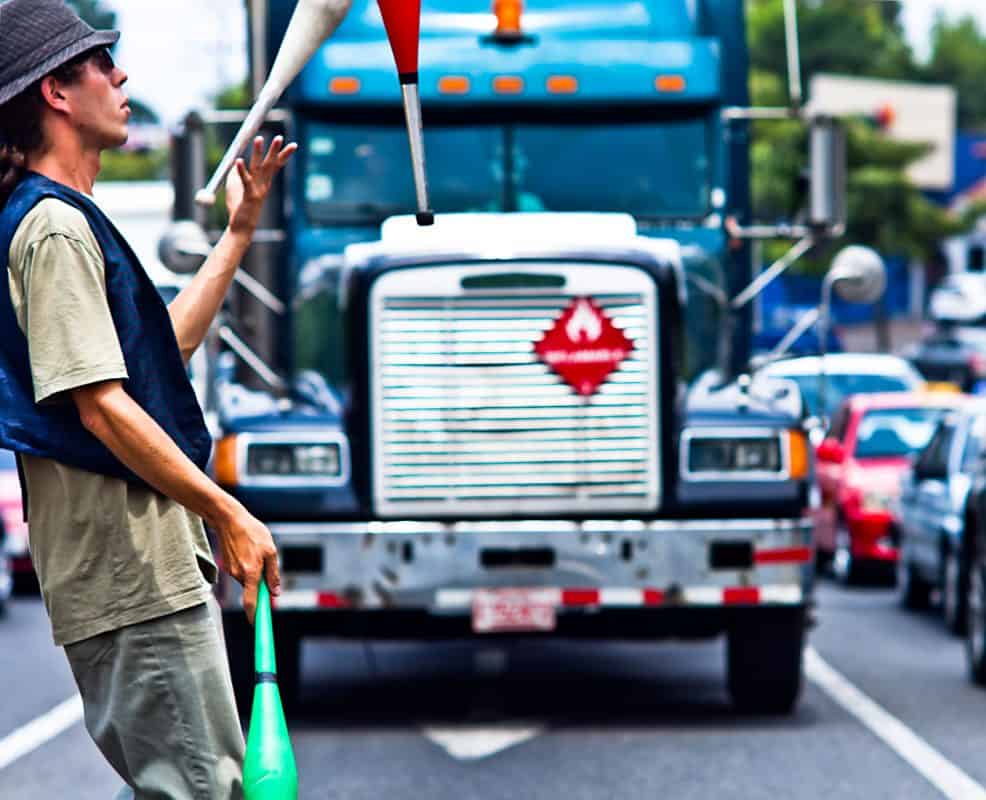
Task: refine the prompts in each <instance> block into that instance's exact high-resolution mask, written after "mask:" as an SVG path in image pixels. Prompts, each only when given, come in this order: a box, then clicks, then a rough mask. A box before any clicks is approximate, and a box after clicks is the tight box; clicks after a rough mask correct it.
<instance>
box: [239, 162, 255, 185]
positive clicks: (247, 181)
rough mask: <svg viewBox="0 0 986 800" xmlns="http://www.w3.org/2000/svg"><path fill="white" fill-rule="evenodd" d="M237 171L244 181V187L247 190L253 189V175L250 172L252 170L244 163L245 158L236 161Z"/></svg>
mask: <svg viewBox="0 0 986 800" xmlns="http://www.w3.org/2000/svg"><path fill="white" fill-rule="evenodd" d="M236 172H237V174H238V175H239V176H240V180H241V181H242V182H243V188H244V189H246V190H247V191H250V190H252V189H253V184H254V180H253V175H251V174H250V170H248V169H247V168H246V164H244V163H243V159H240V160H239V161H237V162H236Z"/></svg>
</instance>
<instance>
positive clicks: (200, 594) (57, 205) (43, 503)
mask: <svg viewBox="0 0 986 800" xmlns="http://www.w3.org/2000/svg"><path fill="white" fill-rule="evenodd" d="M8 282H9V285H10V295H11V299H12V301H13V306H14V311H15V313H16V314H17V320H18V323H19V324H20V326H21V329H22V330H23V331H24V332H25V334H26V335H27V339H28V348H29V350H30V359H31V374H32V377H33V380H34V393H35V401H36V402H38V403H71V402H72V398H71V394H70V393H69V392H70V390H71V389H76V388H79V387H81V386H86V385H88V384H91V383H96V382H99V381H105V380H115V379H120V380H126V378H127V369H126V365H125V363H124V359H123V353H122V352H121V349H120V343H119V339H118V337H117V334H116V328H115V327H114V325H113V319H112V317H111V316H110V310H109V304H108V301H107V295H106V277H105V266H104V262H103V256H102V252H101V250H100V247H99V243H98V242H97V241H96V238H95V236H94V235H93V233H92V230H91V229H90V227H89V224H88V222H87V221H86V219H85V217H84V216H83V214H82V212H80V211H79V210H78V209H76V208H73V207H72V206H70V205H68V204H66V203H63V202H61V201H60V200H56V199H53V198H48V199H45V200H43V201H42V202H41V203H39V204H38V205H37V206H36V207H35V208H34V209H33V210H32V211H31V212H30V213H29V214H28V215H27V217H25V218H24V220H23V222H21V225H20V227H19V228H18V229H17V233H16V235H15V236H14V239H13V242H12V243H11V247H10V269H9V273H8ZM23 464H24V472H25V477H26V479H27V492H28V517H29V533H28V535H29V538H30V543H31V557H32V559H33V561H34V566H35V569H36V570H37V573H38V579H39V581H40V584H41V591H42V594H43V596H44V601H45V605H46V607H47V609H48V614H49V616H50V617H51V625H52V631H53V633H54V638H55V643H56V644H57V645H66V644H72V643H73V642H78V641H81V640H83V639H88V638H89V637H91V636H96V635H97V634H100V633H105V632H106V631H111V630H115V629H117V628H121V627H123V626H126V625H132V624H134V623H137V622H143V621H146V620H150V619H154V618H156V617H161V616H164V615H165V614H169V613H172V612H175V611H181V610H183V609H186V608H190V607H191V606H194V605H197V604H199V603H202V602H204V601H205V600H206V599H207V597H208V592H209V583H213V582H215V580H216V574H217V573H216V566H215V563H214V562H213V560H212V555H211V550H210V547H209V542H208V540H207V538H206V535H205V530H204V528H203V525H202V521H201V520H200V519H199V518H198V517H197V516H196V515H194V514H192V513H191V512H190V511H188V510H187V509H185V508H184V507H182V506H180V505H179V504H178V503H175V502H174V501H172V500H170V499H168V498H166V497H163V496H162V495H159V494H157V493H155V492H152V491H150V490H148V489H143V488H140V487H137V486H133V485H131V484H129V483H127V482H126V481H122V480H118V479H116V478H109V477H105V476H103V475H97V474H95V473H91V472H86V471H84V470H80V469H75V468H73V467H68V466H65V465H64V464H60V463H57V462H55V461H50V460H47V459H43V458H35V457H31V456H24V457H23Z"/></svg>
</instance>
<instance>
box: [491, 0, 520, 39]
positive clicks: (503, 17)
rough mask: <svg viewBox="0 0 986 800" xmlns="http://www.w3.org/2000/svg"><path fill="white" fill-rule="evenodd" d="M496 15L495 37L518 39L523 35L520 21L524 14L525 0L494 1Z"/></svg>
mask: <svg viewBox="0 0 986 800" xmlns="http://www.w3.org/2000/svg"><path fill="white" fill-rule="evenodd" d="M493 13H494V14H495V15H496V30H495V31H494V32H493V36H494V37H498V38H504V39H516V38H517V37H519V36H520V35H521V29H520V20H521V17H522V16H523V14H524V2H523V0H493Z"/></svg>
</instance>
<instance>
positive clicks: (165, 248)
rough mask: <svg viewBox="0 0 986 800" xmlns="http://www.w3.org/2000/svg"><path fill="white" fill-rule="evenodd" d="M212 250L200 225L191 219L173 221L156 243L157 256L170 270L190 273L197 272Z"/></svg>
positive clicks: (182, 273)
mask: <svg viewBox="0 0 986 800" xmlns="http://www.w3.org/2000/svg"><path fill="white" fill-rule="evenodd" d="M211 252H212V245H211V244H210V242H209V237H208V236H206V233H205V231H204V230H202V226H200V225H199V224H198V223H197V222H192V221H191V220H187V219H186V220H179V221H178V222H173V223H172V224H171V226H170V227H169V228H168V229H167V230H166V231H165V232H164V236H162V237H161V241H160V242H159V243H158V258H160V259H161V263H162V264H164V265H165V266H166V267H167V268H168V269H170V270H171V271H172V272H177V273H178V274H179V275H191V274H192V273H195V272H198V271H199V269H200V268H201V267H202V265H203V264H204V263H205V260H206V259H207V258H208V257H209V253H211Z"/></svg>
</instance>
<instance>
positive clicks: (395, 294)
mask: <svg viewBox="0 0 986 800" xmlns="http://www.w3.org/2000/svg"><path fill="white" fill-rule="evenodd" d="M475 269H476V267H445V268H442V269H441V270H429V271H428V272H427V277H426V278H424V277H422V274H421V271H418V270H402V271H401V272H400V273H391V274H388V275H386V276H384V277H383V278H381V279H380V280H379V281H378V282H377V284H376V285H375V287H374V289H373V291H372V294H371V303H372V309H371V313H372V318H373V325H372V331H373V333H372V337H373V338H372V348H371V350H372V353H373V363H372V365H371V366H372V375H373V381H374V383H373V387H372V391H371V397H372V399H373V408H372V411H373V419H374V425H373V430H372V433H373V453H374V482H375V485H374V498H375V501H376V505H377V510H378V512H379V513H381V515H383V516H399V515H400V514H402V513H409V512H413V513H438V514H443V513H445V514H461V515H463V516H470V515H474V516H479V515H487V514H489V513H502V512H504V511H506V512H511V513H512V512H516V511H533V512H545V513H550V512H561V513H577V512H580V511H581V512H586V511H593V510H603V509H606V508H613V509H622V510H627V511H632V510H647V509H653V508H656V506H657V503H658V500H659V490H658V487H659V471H660V470H659V463H658V458H657V444H656V443H657V438H658V422H659V421H658V412H657V409H658V404H657V390H656V379H655V367H656V360H657V359H656V346H657V332H658V325H657V310H656V308H657V303H656V288H655V286H654V284H653V281H652V280H651V279H650V278H649V277H647V276H646V275H644V273H642V272H640V271H639V270H636V269H632V268H627V267H618V266H600V265H593V266H591V267H585V266H580V265H570V266H566V267H564V268H563V269H562V268H560V267H559V265H557V264H552V265H550V270H551V273H552V274H565V275H566V280H567V282H568V283H569V284H578V285H579V286H580V287H581V288H579V289H578V290H576V289H572V290H571V291H570V292H569V291H555V290H552V291H546V292H545V291H538V290H528V291H506V290H505V291H503V292H501V293H491V292H465V291H463V290H462V289H461V278H462V277H463V276H465V275H468V274H474V273H470V270H475ZM415 272H418V273H419V274H418V275H417V276H415V275H413V273H415ZM488 272H489V268H488V267H487V268H484V270H483V274H488ZM587 284H594V285H589V286H587ZM422 286H427V287H428V288H427V289H426V290H425V291H424V292H423V291H422ZM430 292H434V294H430ZM586 295H588V296H591V297H592V298H593V300H594V301H595V302H596V303H597V305H598V306H599V307H601V308H602V309H603V310H604V311H605V313H606V315H607V316H608V317H609V318H610V319H611V320H612V321H613V323H614V324H615V325H616V326H617V327H619V328H621V329H622V330H623V331H624V333H625V334H626V335H627V336H628V337H629V338H630V339H631V340H632V341H633V345H634V349H633V352H632V353H631V355H630V357H629V358H628V359H627V360H626V361H625V362H623V364H621V365H620V367H619V368H618V369H617V370H616V371H615V372H613V373H612V374H611V375H610V376H609V378H608V379H607V381H606V383H604V384H603V385H602V386H601V387H600V388H599V390H598V391H597V392H596V393H595V394H594V395H592V396H591V397H589V398H583V397H580V396H578V395H577V394H576V393H575V392H574V391H573V390H572V389H571V388H570V387H569V386H568V384H567V383H565V382H564V381H563V380H562V379H561V378H560V377H559V376H558V375H557V374H556V373H555V372H554V370H552V369H551V368H549V367H548V366H546V365H545V364H543V363H542V362H541V361H540V359H539V358H538V356H537V354H536V352H535V349H534V348H535V344H536V343H537V342H538V341H539V340H540V339H541V338H542V336H543V335H544V334H545V332H546V331H548V330H549V329H550V328H551V327H552V326H553V325H554V324H555V321H556V320H557V319H558V317H559V316H560V315H561V314H562V313H563V312H564V310H565V309H566V308H568V306H569V305H570V304H571V302H572V301H573V299H574V298H576V297H579V296H586ZM607 503H609V505H608V506H607V505H606V504H607Z"/></svg>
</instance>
